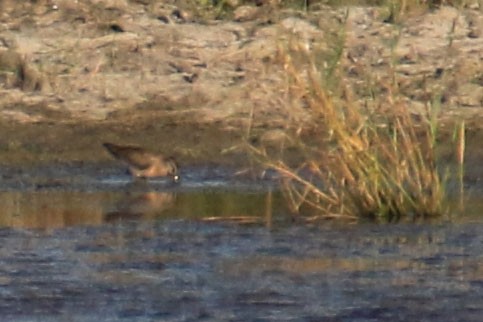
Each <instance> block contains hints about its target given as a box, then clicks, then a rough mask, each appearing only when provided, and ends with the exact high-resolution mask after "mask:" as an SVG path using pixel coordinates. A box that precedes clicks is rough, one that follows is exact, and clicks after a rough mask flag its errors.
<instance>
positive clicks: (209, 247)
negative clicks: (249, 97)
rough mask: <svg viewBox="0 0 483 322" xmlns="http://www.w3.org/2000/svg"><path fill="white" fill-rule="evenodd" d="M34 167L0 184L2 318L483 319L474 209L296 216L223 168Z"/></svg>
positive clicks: (262, 188) (274, 195) (260, 186)
mask: <svg viewBox="0 0 483 322" xmlns="http://www.w3.org/2000/svg"><path fill="white" fill-rule="evenodd" d="M201 172H202V171H201ZM94 173H95V172H94ZM37 174H38V173H37ZM37 174H36V175H34V176H32V175H30V176H29V175H28V174H21V175H20V176H16V177H15V179H11V181H9V178H5V180H4V189H3V191H2V192H0V204H1V205H2V215H1V216H0V226H1V227H3V228H1V229H0V295H1V296H0V312H1V314H2V315H1V316H2V318H1V320H5V321H65V320H69V321H93V320H98V321H195V320H196V321H197V320H205V321H226V320H230V321H253V320H256V321H320V320H324V321H326V320H327V321H376V320H389V321H410V320H414V321H479V320H481V316H482V314H483V300H482V299H483V258H482V257H483V252H482V250H483V235H482V234H481V231H482V229H483V221H481V220H480V218H479V217H480V216H478V215H476V214H477V212H478V211H476V210H475V211H474V214H473V215H472V216H470V217H468V218H466V219H465V220H453V221H450V220H444V221H441V222H438V223H418V224H416V223H412V224H409V223H401V224H394V225H377V224H373V223H361V224H355V225H354V224H347V223H346V224H338V223H335V222H326V223H322V224H318V225H308V224H300V223H297V222H295V223H292V222H290V219H291V216H290V215H289V213H288V211H287V210H286V209H285V207H284V203H283V200H282V199H281V197H280V194H279V193H278V192H277V190H276V186H275V185H274V184H273V182H270V181H267V182H257V183H253V182H249V181H243V180H238V179H233V178H231V177H230V176H228V175H227V173H225V172H223V171H214V172H213V171H211V170H210V171H207V172H206V173H204V174H202V175H200V171H197V172H196V174H191V173H190V172H188V173H185V175H184V179H183V181H182V182H181V184H179V185H175V186H173V185H171V184H170V183H169V182H166V181H153V182H150V183H148V184H141V185H139V184H130V183H129V180H128V178H127V177H126V176H124V175H122V174H119V173H118V172H111V171H110V170H106V172H102V173H101V175H99V176H93V175H90V174H89V175H84V174H80V173H79V174H78V175H76V173H75V172H74V174H73V175H70V176H68V175H66V176H65V177H62V176H56V177H55V180H54V179H51V178H52V177H51V176H50V175H49V173H48V172H47V171H44V172H41V175H37ZM33 177H35V178H34V179H33ZM19 178H21V180H20V179H19Z"/></svg>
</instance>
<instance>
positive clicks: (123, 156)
mask: <svg viewBox="0 0 483 322" xmlns="http://www.w3.org/2000/svg"><path fill="white" fill-rule="evenodd" d="M102 145H103V146H104V147H105V148H106V149H107V151H109V153H110V154H111V155H112V156H114V157H115V158H116V159H119V160H121V161H123V162H124V163H126V164H127V165H128V168H129V172H130V173H131V175H132V176H133V177H134V178H141V179H147V178H154V177H171V178H172V180H173V181H174V182H178V181H179V179H180V177H179V175H178V164H177V162H176V160H175V159H174V158H173V157H164V156H163V155H161V154H156V153H152V152H149V151H147V150H145V149H143V148H141V147H138V146H131V145H117V144H114V143H108V142H105V143H103V144H102Z"/></svg>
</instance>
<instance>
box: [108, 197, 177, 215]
mask: <svg viewBox="0 0 483 322" xmlns="http://www.w3.org/2000/svg"><path fill="white" fill-rule="evenodd" d="M175 200H176V195H175V194H174V193H172V192H155V191H151V192H142V193H141V192H137V193H132V192H129V193H126V195H125V196H123V198H122V199H121V200H120V201H118V202H117V203H115V205H114V206H113V207H112V208H111V210H110V211H107V212H106V213H105V214H104V221H106V222H112V221H117V220H132V219H154V218H156V217H157V216H159V215H160V214H161V213H162V212H163V211H164V210H166V209H168V208H170V207H172V206H173V205H174V201H175Z"/></svg>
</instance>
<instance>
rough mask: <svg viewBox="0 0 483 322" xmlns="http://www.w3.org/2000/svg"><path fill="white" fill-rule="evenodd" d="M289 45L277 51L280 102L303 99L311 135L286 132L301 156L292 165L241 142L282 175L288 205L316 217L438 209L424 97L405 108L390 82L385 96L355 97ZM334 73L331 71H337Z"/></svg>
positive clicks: (292, 107) (441, 183)
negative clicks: (416, 108)
mask: <svg viewBox="0 0 483 322" xmlns="http://www.w3.org/2000/svg"><path fill="white" fill-rule="evenodd" d="M291 48H295V50H292V51H284V52H283V53H282V54H281V59H282V62H283V64H284V67H285V70H286V73H287V75H288V76H287V79H288V81H287V84H288V93H289V94H288V95H289V96H290V99H288V100H287V102H291V103H287V104H288V106H287V109H288V111H289V112H290V111H293V112H294V113H298V112H295V111H296V110H297V109H298V108H299V107H298V106H296V102H300V101H303V104H304V106H305V107H306V109H307V110H308V111H309V112H310V113H311V115H312V119H313V124H311V125H304V126H303V127H305V128H307V127H311V128H312V131H311V132H312V133H316V135H317V136H318V137H317V138H316V139H314V138H313V137H310V138H308V137H304V136H303V135H300V136H299V135H298V134H297V133H300V131H293V133H294V134H293V135H290V134H287V135H290V138H291V141H294V142H297V143H296V145H297V147H298V149H299V152H300V155H301V156H303V162H302V164H301V165H300V166H299V167H296V168H294V167H293V166H290V165H289V164H288V163H287V162H284V161H283V160H282V159H281V158H278V157H272V156H271V155H270V154H269V153H267V151H266V150H265V149H264V148H260V147H256V146H254V145H248V148H249V150H250V152H251V153H252V155H253V156H254V157H256V158H257V159H258V160H259V161H260V162H261V163H262V164H263V165H265V166H267V167H270V168H272V169H275V170H276V171H278V172H279V173H280V174H281V175H282V178H283V179H282V182H283V189H284V192H285V195H286V197H287V200H288V201H289V203H290V206H291V208H292V209H293V210H294V211H300V209H301V208H302V207H305V206H309V207H310V208H313V209H316V210H317V211H318V213H320V214H321V216H323V217H346V218H347V217H348V218H361V217H370V218H377V219H383V220H396V219H399V218H401V217H428V216H439V215H441V214H443V213H444V212H445V207H444V199H445V180H444V179H443V177H444V175H442V172H441V171H439V170H438V162H437V156H436V153H435V145H436V134H437V121H436V115H435V113H434V111H433V110H432V108H431V104H429V103H428V104H427V110H426V111H425V112H424V113H419V114H412V113H411V110H410V109H409V108H408V106H407V105H406V104H405V103H404V102H403V101H402V100H400V99H399V98H398V97H397V95H396V94H394V92H395V91H396V90H394V92H393V90H392V89H391V85H390V84H388V85H387V87H388V88H389V93H392V94H389V95H388V96H386V97H385V98H380V99H379V100H378V99H376V100H372V101H371V100H366V101H363V100H358V99H356V98H354V97H352V95H351V92H350V88H349V86H344V85H343V81H340V82H339V83H338V84H329V83H328V82H327V81H326V79H327V78H326V77H324V75H326V74H325V70H326V68H330V66H326V67H325V68H321V67H320V65H317V64H316V62H315V59H314V58H313V57H314V54H313V52H312V53H309V52H308V51H306V50H304V49H303V48H302V47H300V48H298V47H297V46H295V47H294V46H292V47H291ZM334 74H335V72H333V73H332V75H331V79H337V78H338V77H336V76H335V75H334ZM336 85H338V86H336ZM329 88H330V89H329ZM294 119H295V118H294ZM297 126H300V125H296V126H295V125H294V124H291V125H289V124H287V128H296V127H297ZM309 141H310V142H311V143H309Z"/></svg>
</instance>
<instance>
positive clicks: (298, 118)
mask: <svg viewBox="0 0 483 322" xmlns="http://www.w3.org/2000/svg"><path fill="white" fill-rule="evenodd" d="M189 3H190V2H186V3H184V2H180V3H178V5H177V6H175V5H172V4H169V3H168V2H165V1H155V0H152V1H127V0H125V1H109V0H86V1H70V0H69V1H68V0H63V1H62V0H59V1H47V0H44V1H26V2H18V1H10V0H0V163H1V164H3V165H6V166H17V165H19V166H24V165H32V164H34V165H35V164H41V163H50V162H66V163H68V162H76V161H82V162H105V161H107V160H110V159H109V155H108V154H107V153H105V152H104V151H103V150H102V146H101V143H102V142H104V141H112V142H117V143H123V142H124V143H128V144H137V145H141V146H144V147H147V148H149V149H152V150H156V151H164V152H165V153H166V154H169V155H174V156H176V157H177V158H178V159H179V161H180V163H182V164H183V163H184V164H196V163H210V162H214V163H231V164H244V163H246V162H247V158H246V155H245V154H243V153H241V152H240V151H239V150H237V149H235V148H234V147H236V145H237V144H239V143H240V141H241V138H242V137H243V136H244V135H245V133H246V132H247V129H248V128H249V127H250V126H251V127H252V132H251V139H253V140H254V141H263V136H264V134H266V133H267V131H272V130H273V129H282V130H284V129H286V128H287V126H288V125H287V124H289V123H288V121H287V120H288V118H289V117H290V124H294V123H298V124H300V125H299V126H300V127H301V128H304V124H305V122H307V120H309V119H310V115H309V114H308V113H307V111H305V110H304V109H303V104H300V108H299V109H298V110H296V112H295V113H294V106H297V104H293V103H292V102H291V103H290V104H287V103H288V101H289V100H290V96H289V94H288V92H289V90H288V89H289V86H290V84H289V80H287V76H286V75H287V74H286V71H285V70H284V67H285V65H284V61H283V58H284V57H286V56H284V55H283V53H284V52H286V51H287V50H290V46H293V44H295V43H296V44H297V46H303V48H305V49H306V50H309V51H312V52H314V53H315V54H317V55H319V56H318V57H319V59H320V60H321V66H330V63H331V59H332V60H333V59H334V58H337V59H338V68H340V70H341V71H342V74H341V75H342V76H341V77H342V79H343V82H344V84H346V85H347V86H349V87H350V88H351V89H352V91H353V94H354V95H355V97H356V99H358V100H359V99H360V100H367V99H370V98H374V97H377V99H379V100H381V101H384V99H390V98H391V96H392V95H393V94H394V93H392V92H391V91H392V90H393V89H394V88H397V89H398V93H397V95H398V96H400V97H402V98H404V99H405V100H406V101H407V104H408V106H409V107H410V108H412V109H414V111H416V112H417V111H419V110H421V108H422V107H423V106H424V104H427V103H428V102H429V101H433V102H434V101H435V100H437V103H438V104H439V105H440V106H441V117H443V118H444V119H445V120H449V122H447V123H448V124H450V125H451V124H452V123H453V121H457V120H460V119H467V121H468V145H469V148H468V151H470V152H471V153H470V154H471V155H472V156H473V158H472V159H471V158H470V161H469V162H470V167H472V166H474V167H476V168H477V167H478V160H479V156H480V155H483V150H481V144H479V143H480V142H481V141H482V139H483V132H482V131H481V129H480V127H481V126H480V124H481V122H480V120H481V119H482V118H481V116H482V115H483V113H482V112H481V111H482V110H481V107H482V105H483V66H482V63H483V60H482V55H481V53H482V52H483V32H482V30H483V15H482V10H483V9H482V8H481V7H480V4H479V3H477V2H475V3H473V4H469V5H468V6H466V7H464V8H458V9H457V8H454V7H445V6H442V7H440V8H437V9H435V10H432V11H425V12H421V13H414V14H413V15H412V16H409V17H407V18H406V19H404V21H401V22H398V23H397V24H395V23H388V22H387V21H386V20H387V12H386V11H385V10H384V9H383V8H376V7H329V6H324V5H322V4H320V3H317V4H316V5H314V6H313V7H311V8H310V10H309V11H303V10H294V9H287V8H282V7H280V6H278V5H276V4H273V3H270V2H267V3H263V4H261V3H259V4H261V5H259V6H256V5H253V6H248V7H247V6H240V5H236V6H235V7H233V8H232V9H233V14H232V15H231V16H230V15H227V18H225V19H224V20H210V19H207V18H206V17H204V16H202V15H200V11H199V10H197V9H196V8H193V7H192V5H191V6H190V5H189ZM230 17H232V18H230ZM337 42H339V46H340V48H341V49H342V54H341V55H340V56H337V55H336V53H334V52H335V51H337V48H338V47H337V46H338V43H337ZM339 76H340V75H339ZM394 81H395V82H396V83H397V84H396V86H394ZM388 84H391V86H389V85H388ZM287 108H290V109H291V110H290V111H288V110H287ZM294 117H295V119H293V118H294ZM447 128H448V131H446V135H443V136H442V139H444V140H450V139H451V135H450V133H451V131H452V128H451V126H448V127H447ZM302 133H303V135H307V136H310V135H312V134H313V133H311V132H310V131H306V132H304V131H302ZM480 150H481V151H480ZM227 151H238V153H227ZM471 162H472V163H471ZM475 175H477V174H475Z"/></svg>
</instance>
